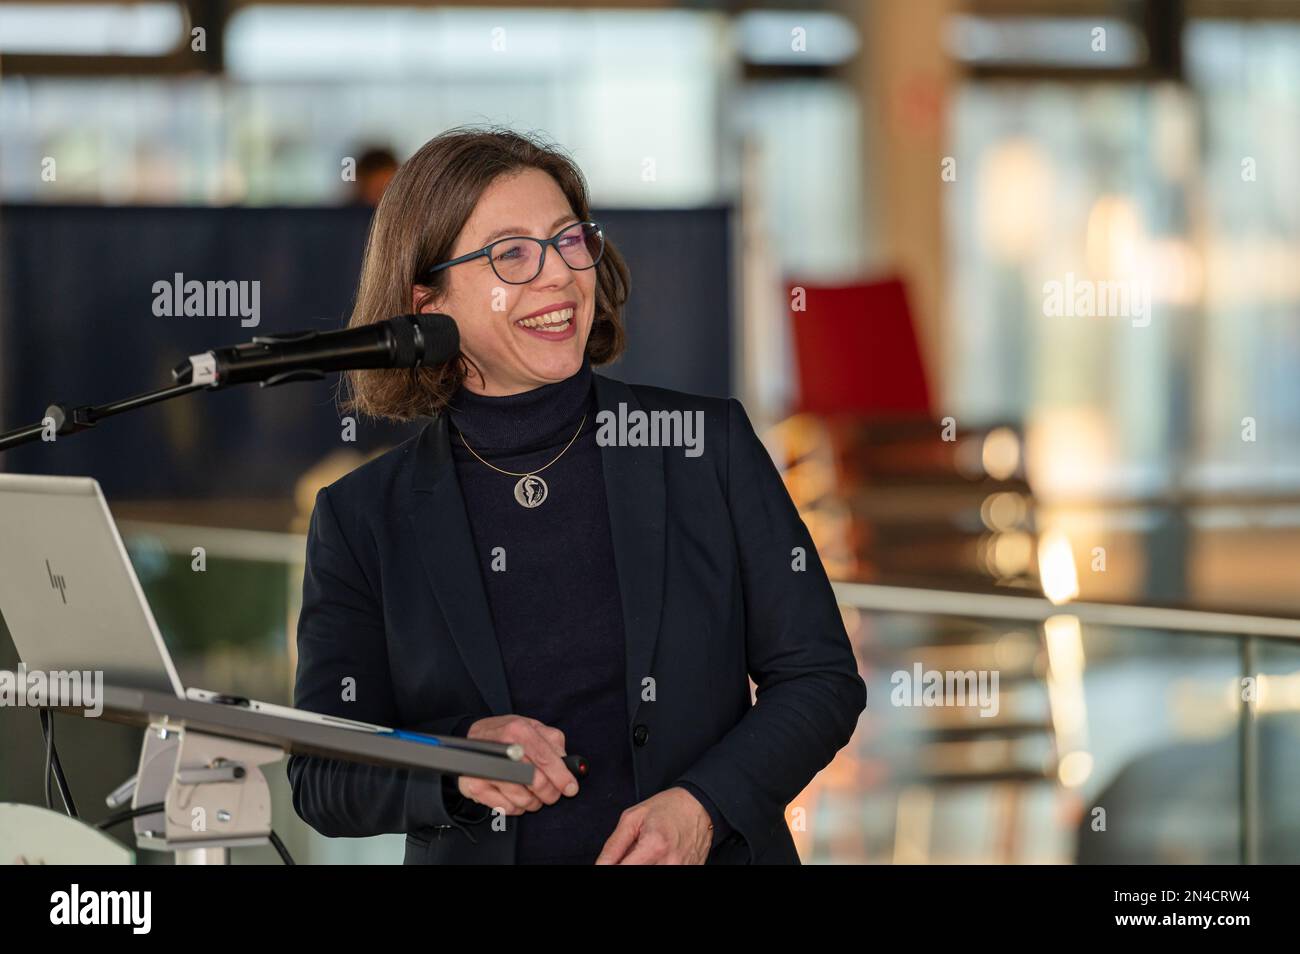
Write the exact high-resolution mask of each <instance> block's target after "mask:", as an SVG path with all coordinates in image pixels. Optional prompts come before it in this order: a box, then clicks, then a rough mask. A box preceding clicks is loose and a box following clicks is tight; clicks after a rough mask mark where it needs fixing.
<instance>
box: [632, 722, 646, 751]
mask: <svg viewBox="0 0 1300 954" xmlns="http://www.w3.org/2000/svg"><path fill="white" fill-rule="evenodd" d="M649 740H650V727H649V726H646V725H638V726H637V727H636V728H635V729H633V730H632V741H633V742H635V743H636V744H637V745H638V746H642V745H645V744H646V742H648V741H649Z"/></svg>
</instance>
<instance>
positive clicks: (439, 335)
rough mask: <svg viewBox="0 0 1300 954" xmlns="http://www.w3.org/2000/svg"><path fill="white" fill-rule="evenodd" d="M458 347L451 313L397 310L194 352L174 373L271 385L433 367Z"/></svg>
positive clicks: (197, 379)
mask: <svg viewBox="0 0 1300 954" xmlns="http://www.w3.org/2000/svg"><path fill="white" fill-rule="evenodd" d="M459 350H460V331H459V329H457V327H456V322H455V321H454V320H453V319H452V317H451V316H450V315H443V314H437V313H435V314H423V315H399V316H398V317H396V318H390V319H388V320H387V321H380V322H375V323H374V324H369V325H363V326H362V327H360V328H344V329H343V330H341V331H314V330H313V331H297V332H289V333H287V334H281V335H259V336H258V337H256V338H254V339H253V340H252V341H251V342H249V343H248V344H241V345H234V346H233V347H229V348H217V349H214V350H212V351H207V352H204V353H203V354H193V355H190V356H189V358H188V359H187V360H185V361H183V362H181V363H180V364H178V365H177V366H176V367H175V368H174V369H173V370H172V377H173V378H174V379H175V380H176V381H177V383H180V384H206V385H208V388H209V389H211V390H216V389H218V388H224V387H228V386H230V385H232V384H247V383H249V382H252V381H256V382H258V383H259V384H261V386H262V387H264V388H269V387H275V386H276V385H277V384H287V383H289V382H290V381H317V380H319V379H321V378H323V377H325V375H326V374H327V373H328V372H331V371H349V370H354V369H360V368H422V367H429V366H431V365H438V364H442V363H443V362H446V361H450V360H451V359H452V358H453V357H455V356H456V353H457V352H458V351H459Z"/></svg>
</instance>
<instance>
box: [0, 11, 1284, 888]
mask: <svg viewBox="0 0 1300 954" xmlns="http://www.w3.org/2000/svg"><path fill="white" fill-rule="evenodd" d="M460 123H499V124H504V125H508V126H511V127H512V128H516V129H520V130H526V131H532V132H540V133H543V134H544V135H547V136H549V137H550V138H552V139H554V140H555V141H557V142H559V143H560V144H561V145H563V146H564V147H566V148H567V149H568V150H569V151H570V152H571V153H572V154H573V156H574V157H575V158H576V160H577V162H578V164H579V165H580V166H581V168H582V169H583V170H584V172H585V173H586V175H587V177H588V180H589V183H590V187H591V192H592V197H593V202H594V207H595V217H596V218H597V219H598V220H599V221H600V222H601V223H602V224H603V225H604V227H605V230H606V234H607V235H608V236H609V237H610V239H611V240H612V241H613V242H615V243H617V244H618V245H619V247H620V248H621V249H622V250H623V252H624V254H625V256H626V257H627V259H628V262H629V264H630V267H631V271H632V275H633V291H632V299H631V302H630V304H629V307H628V310H627V315H626V318H627V326H628V333H629V341H630V347H629V351H628V354H627V355H626V356H625V357H624V358H623V359H621V360H620V362H618V363H617V364H615V365H613V366H611V367H609V368H608V369H606V373H608V374H611V375H612V376H614V377H619V378H622V379H624V380H628V381H633V382H639V383H648V384H656V385H661V386H666V387H673V388H679V389H683V390H689V391H697V392H702V393H710V394H717V395H734V396H737V397H739V398H741V399H742V400H743V401H744V403H745V405H746V407H747V408H748V409H749V413H750V415H751V417H752V418H753V419H754V421H755V423H756V425H760V426H761V430H762V433H763V436H764V439H765V441H766V443H767V445H768V447H769V449H770V451H771V453H772V454H773V457H774V458H775V459H776V461H777V463H778V465H779V466H780V467H781V468H782V470H783V473H784V474H785V477H786V481H787V485H788V487H789V489H790V491H791V494H792V496H793V497H794V498H795V500H796V502H797V503H798V505H799V507H800V509H801V511H802V513H803V514H804V518H805V520H806V521H807V523H808V525H809V528H810V529H811V530H812V532H813V535H814V539H815V540H816V542H817V545H818V548H819V551H820V554H821V557H822V559H823V561H824V563H825V565H826V567H827V569H828V571H829V572H830V574H831V577H832V579H833V580H834V581H835V582H836V587H837V592H838V595H839V597H840V599H841V601H842V606H843V613H844V619H845V624H846V627H847V629H848V631H849V634H850V636H851V637H852V639H853V642H854V646H855V648H856V650H857V653H858V658H859V662H860V665H861V668H862V672H863V675H864V678H866V680H867V683H868V686H869V693H870V700H869V703H868V707H867V711H866V712H865V713H864V714H863V716H862V720H861V722H860V725H859V730H858V733H857V735H856V737H855V738H854V740H853V742H852V743H851V744H850V745H849V746H848V747H847V748H846V749H844V750H843V751H842V752H841V753H840V755H839V756H838V757H837V758H836V760H835V762H834V763H833V764H832V765H831V766H830V767H829V768H828V769H827V770H826V771H824V772H823V773H821V775H819V776H818V778H817V779H816V780H815V781H814V783H813V784H812V785H811V786H810V787H809V788H808V790H806V791H805V792H803V793H801V795H800V796H799V797H798V798H796V799H795V801H794V802H793V803H792V804H791V806H790V808H789V810H788V812H787V818H788V820H789V821H790V824H791V827H792V829H793V830H794V833H795V837H796V841H797V843H798V845H799V849H800V853H801V855H802V857H803V860H804V861H805V862H806V863H818V862H832V863H859V862H863V863H931V862H938V863H954V862H955V863H1023V862H1038V863H1062V864H1070V863H1144V862H1147V863H1155V862H1174V863H1183V862H1186V863H1206V862H1216V863H1217V862H1227V863H1234V862H1292V863H1294V862H1300V800H1298V799H1297V798H1296V797H1295V795H1294V793H1295V792H1296V791H1298V790H1300V786H1298V785H1297V782H1300V778H1298V777H1297V776H1300V622H1297V621H1296V620H1297V617H1298V616H1300V585H1298V584H1300V565H1298V561H1297V554H1300V400H1297V397H1300V395H1298V393H1297V381H1300V321H1298V320H1297V318H1298V317H1300V315H1298V312H1300V176H1297V175H1296V172H1295V157H1296V156H1297V155H1300V2H1288V0H1032V2H1031V0H964V2H959V0H909V2H906V3H904V2H901V0H879V2H856V3H855V2H849V0H838V2H829V0H828V2H808V3H798V2H794V0H786V2H784V3H778V2H743V0H691V2H683V3H667V2H655V0H627V2H618V0H604V2H599V3H585V2H570V3H569V4H568V5H567V6H565V7H563V8H561V7H553V8H546V9H541V8H537V7H527V8H517V7H512V6H506V5H498V4H481V3H471V4H439V5H431V4H423V3H421V4H402V3H398V2H388V0H385V2H382V3H360V2H337V3H321V2H304V3H296V2H291V3H287V2H277V3H260V2H237V0H177V2H171V0H167V2H140V3H99V2H91V0H87V2H82V3H76V4H69V3H52V2H30V0H29V2H9V0H0V429H6V428H15V427H18V426H19V425H23V424H27V423H30V422H34V421H37V420H39V419H40V417H41V416H42V415H43V413H44V409H45V407H46V405H47V404H49V403H50V402H52V401H55V400H63V401H69V402H73V403H98V402H102V401H107V400H110V399H115V398H119V397H123V396H126V395H128V394H132V393H136V392H139V391H144V390H149V389H152V388H154V387H161V386H163V385H164V384H166V383H168V382H169V381H170V374H169V373H170V369H171V368H172V367H173V366H174V365H175V364H176V363H177V362H178V361H179V360H181V359H182V358H183V357H184V356H185V355H188V354H191V353H195V352H197V351H202V350H207V349H208V348H211V347H214V346H218V345H226V344H233V343H237V342H241V341H245V340H248V339H249V338H251V337H252V336H253V335H254V334H268V333H274V332H283V331H291V330H296V329H300V328H304V327H320V328H322V329H325V328H336V327H340V326H341V325H342V324H343V323H344V322H345V320H346V317H347V315H348V314H349V311H350V307H351V302H352V296H353V294H354V291H355V282H356V276H357V269H358V265H359V261H360V254H361V249H362V247H363V244H364V241H365V235H366V230H367V226H368V223H369V217H370V209H371V207H372V206H373V204H374V203H375V201H377V198H378V196H379V195H380V194H382V190H383V187H384V183H385V182H386V180H387V177H388V176H389V175H391V172H392V169H393V168H394V167H395V164H396V163H398V162H400V161H402V160H403V159H404V158H405V157H406V156H408V155H409V154H410V153H411V152H413V151H414V150H415V149H416V148H418V147H419V146H420V145H421V144H422V143H423V142H424V141H425V140H427V139H428V138H430V137H432V136H433V135H435V134H437V133H438V132H440V131H441V130H443V129H445V128H447V127H449V126H453V125H456V124H460ZM177 273H180V274H181V275H183V276H184V277H185V279H186V280H189V279H198V280H201V281H206V280H223V281H225V280H239V281H242V280H257V281H259V282H260V283H261V323H260V325H259V326H258V327H257V328H256V329H253V328H247V327H241V325H240V322H239V320H238V318H199V317H184V316H179V317H160V316H157V315H156V314H155V313H154V311H153V302H154V298H155V293H154V290H153V288H154V284H155V283H156V282H159V281H163V282H171V281H172V280H173V277H174V276H175V275H177ZM334 398H335V394H334V388H333V386H332V384H325V383H322V384H320V385H295V386H292V387H289V388H279V389H274V390H270V391H261V390H258V389H252V388H248V389H233V390H230V391H223V392H220V393H214V394H204V395H197V396H189V397H186V398H183V399H181V400H179V401H173V402H170V403H168V404H165V405H160V406H158V407H156V408H152V409H148V410H145V411H141V412H139V413H136V414H132V415H128V416H124V417H120V418H115V419H114V420H112V421H111V422H106V423H104V424H102V425H100V426H99V427H98V428H97V429H95V430H92V431H90V432H87V433H85V434H82V435H80V436H78V437H77V438H76V439H75V440H68V441H66V442H65V441H62V440H61V441H59V442H58V445H57V446H46V445H41V444H37V445H34V446H30V447H26V448H22V449H20V450H15V451H12V452H9V453H7V454H4V455H2V456H0V467H2V468H3V469H5V470H10V471H16V472H28V473H74V474H89V475H91V476H94V477H96V478H97V479H98V480H99V481H100V482H101V484H102V485H103V487H104V489H105V492H106V494H107V496H108V499H109V502H110V506H111V507H112V509H113V512H114V515H115V516H116V517H117V518H118V519H119V521H120V522H121V525H122V530H123V534H124V536H125V537H126V538H127V542H128V547H129V549H130V552H131V557H132V560H133V562H134V564H135V566H136V569H137V572H138V573H139V575H140V577H141V580H142V583H143V586H144V588H145V591H146V593H147V595H148V597H149V600H150V602H151V604H152V606H153V609H154V613H155V615H156V616H157V617H158V620H159V624H160V627H161V628H162V630H163V633H164V635H165V638H166V640H167V642H168V645H169V647H170V649H171V651H172V653H173V655H174V656H175V657H176V658H177V661H178V666H179V668H180V671H181V677H182V679H183V681H184V682H185V683H186V685H191V686H202V687H205V688H209V689H215V690H221V691H227V692H235V693H242V694H244V695H249V696H255V697H257V698H261V699H265V700H268V701H273V702H283V703H289V702H290V701H291V697H292V679H293V671H294V665H295V660H294V637H293V634H294V631H295V617H296V608H297V601H298V599H299V596H300V589H301V575H302V565H301V558H302V554H303V547H304V542H305V540H304V536H303V534H304V533H305V530H306V521H307V518H308V516H309V513H310V507H311V503H312V500H313V498H314V494H315V490H316V488H317V487H319V486H321V485H323V484H325V483H328V482H330V481H332V480H333V479H335V478H336V477H337V476H339V475H341V474H342V473H344V472H346V471H348V470H350V469H351V468H353V467H355V466H356V465H357V464H359V463H360V462H362V461H364V460H365V459H366V458H367V457H369V456H370V455H372V454H375V453H377V452H380V451H382V450H383V449H385V448H387V447H390V446H392V445H393V444H394V443H396V442H398V441H400V440H402V439H404V438H405V437H406V436H408V435H409V434H410V433H412V431H413V429H412V428H400V427H389V426H381V425H378V424H375V423H373V422H369V421H365V420H360V421H356V422H352V425H354V427H353V426H349V422H348V421H347V420H345V419H344V418H342V417H341V416H340V413H339V412H338V411H337V409H336V408H335V405H334ZM0 543H2V541H0ZM198 546H201V547H203V548H204V550H205V552H206V554H207V567H206V571H205V572H202V573H196V572H193V571H192V569H191V560H192V552H193V548H194V547H198ZM16 661H17V660H16V656H15V654H14V650H13V647H12V645H11V643H10V642H9V640H8V637H7V634H0V666H4V667H12V666H13V665H14V664H15V663H16ZM936 674H937V678H938V679H939V681H940V682H941V683H945V684H946V685H948V686H949V687H950V688H951V686H953V685H954V684H960V683H962V682H963V681H964V682H965V684H967V685H970V686H972V687H973V686H976V685H981V686H987V687H988V688H989V689H990V693H989V694H987V696H981V704H978V705H977V704H973V703H972V700H971V699H970V698H967V699H965V700H964V701H963V702H962V703H960V704H955V703H954V702H953V696H952V693H951V692H949V693H946V694H945V693H940V694H938V697H937V698H936V697H932V696H929V695H928V694H927V693H926V692H923V691H922V686H923V685H925V684H928V683H929V682H930V681H931V677H932V676H935V675H936ZM954 674H955V675H954ZM993 679H996V682H992V681H991V680H993ZM954 680H955V681H956V682H955V683H954ZM60 728H61V729H62V732H61V734H60V739H61V742H60V747H61V749H62V756H63V763H64V765H65V767H66V768H67V771H68V775H69V780H70V782H71V786H72V789H73V792H74V794H76V795H78V801H79V802H80V803H81V804H82V806H83V808H84V810H85V811H86V813H87V814H88V816H89V817H92V818H93V817H96V816H95V812H99V813H100V814H104V815H106V814H107V813H108V812H107V809H105V808H103V806H102V797H101V796H102V795H105V794H107V792H108V791H109V790H110V789H112V788H113V787H115V786H116V785H117V784H118V783H119V782H121V781H122V780H123V779H124V778H126V777H127V776H128V775H130V774H131V773H132V772H133V771H134V769H135V762H136V759H137V754H138V749H139V733H138V732H137V731H134V730H129V729H126V728H123V727H120V726H114V725H101V724H93V725H87V724H84V722H83V720H73V719H67V718H63V719H60ZM42 755H43V752H42V746H41V737H40V731H39V727H38V725H37V720H36V717H35V715H34V714H33V713H31V712H30V711H22V710H12V709H0V801H3V800H10V801H24V802H29V803H33V804H37V803H42V800H43V796H42V790H41V766H42ZM268 775H269V778H270V781H271V785H272V790H273V792H274V794H275V799H276V804H275V817H276V819H277V824H276V828H277V831H278V832H279V833H280V835H281V837H282V838H283V839H284V841H285V842H286V844H287V845H288V847H289V848H290V850H291V851H292V852H293V853H294V855H295V857H296V858H298V860H299V861H318V862H376V863H395V862H399V861H400V860H401V857H402V848H403V844H402V837H401V836H400V835H393V836H384V837H380V838H374V839H362V840H341V839H340V840H333V841H331V840H327V839H323V838H321V837H319V836H317V835H316V834H315V833H314V832H312V831H311V830H310V829H308V828H307V826H306V825H305V824H303V823H302V822H301V821H300V820H299V819H298V818H297V816H296V815H295V814H294V812H293V809H292V807H291V803H290V801H289V792H288V785H287V782H286V780H285V777H284V773H283V768H282V766H280V765H277V766H274V767H273V768H272V770H271V771H270V772H269V773H268ZM119 831H120V832H121V831H124V829H119ZM234 857H235V861H236V862H244V863H247V862H252V861H273V860H274V858H275V855H274V853H273V852H272V850H271V849H270V848H269V847H267V848H265V849H244V850H241V851H236V852H235V853H234ZM140 860H141V861H143V862H151V863H152V862H157V863H167V862H169V861H170V857H169V856H166V855H154V854H150V853H148V852H144V853H142V854H141V857H140Z"/></svg>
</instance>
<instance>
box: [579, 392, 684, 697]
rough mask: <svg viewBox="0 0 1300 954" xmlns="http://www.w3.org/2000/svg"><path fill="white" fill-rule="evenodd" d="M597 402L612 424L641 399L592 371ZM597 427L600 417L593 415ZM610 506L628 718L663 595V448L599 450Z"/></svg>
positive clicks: (651, 655)
mask: <svg viewBox="0 0 1300 954" xmlns="http://www.w3.org/2000/svg"><path fill="white" fill-rule="evenodd" d="M594 377H595V381H596V406H597V410H598V411H608V412H609V413H610V414H612V415H613V418H614V421H615V423H617V422H618V421H619V419H620V418H621V417H622V415H620V413H619V405H620V404H622V405H623V406H624V408H625V409H626V411H625V413H630V412H632V411H640V410H641V409H642V408H641V403H640V402H639V401H638V400H637V399H636V395H635V394H634V393H633V392H632V389H631V388H630V387H628V386H627V385H626V384H624V383H623V382H622V381H615V380H614V379H613V378H607V377H605V376H604V375H601V374H597V375H594ZM597 425H598V426H599V418H598V419H597ZM600 456H601V466H602V468H603V470H604V472H605V497H606V500H607V501H608V504H609V530H610V535H611V537H612V538H613V541H614V563H615V567H616V569H617V570H618V588H619V596H620V597H621V598H622V601H623V630H624V634H625V638H626V648H627V714H628V719H629V720H631V719H632V718H633V717H634V716H635V714H636V710H637V706H639V705H640V704H641V691H642V685H641V680H643V679H644V678H645V677H646V676H649V675H651V672H650V664H651V662H652V660H653V659H654V650H655V642H656V640H657V639H658V636H659V619H660V613H661V611H662V608H663V594H664V524H665V519H666V517H665V513H666V505H665V499H664V498H665V491H664V456H663V448H662V447H620V446H617V445H611V446H608V447H602V448H601V449H600Z"/></svg>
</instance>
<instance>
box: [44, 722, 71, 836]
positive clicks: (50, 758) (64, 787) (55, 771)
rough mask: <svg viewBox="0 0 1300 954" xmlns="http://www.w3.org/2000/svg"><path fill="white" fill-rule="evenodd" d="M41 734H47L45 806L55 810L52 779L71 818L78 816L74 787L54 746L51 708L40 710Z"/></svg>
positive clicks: (64, 808)
mask: <svg viewBox="0 0 1300 954" xmlns="http://www.w3.org/2000/svg"><path fill="white" fill-rule="evenodd" d="M40 719H41V734H42V735H43V736H45V807H46V808H48V809H49V810H50V811H54V795H53V793H52V792H51V790H50V781H51V777H53V781H54V782H55V784H56V786H57V787H58V790H59V798H61V799H62V800H63V810H64V812H65V813H66V814H67V815H68V817H70V818H76V817H77V806H76V804H75V803H74V802H73V800H72V789H71V788H70V787H69V785H68V777H67V775H65V774H64V772H63V763H62V762H60V761H59V751H58V749H56V748H55V747H54V712H53V711H52V710H50V709H42V710H41V712H40Z"/></svg>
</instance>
